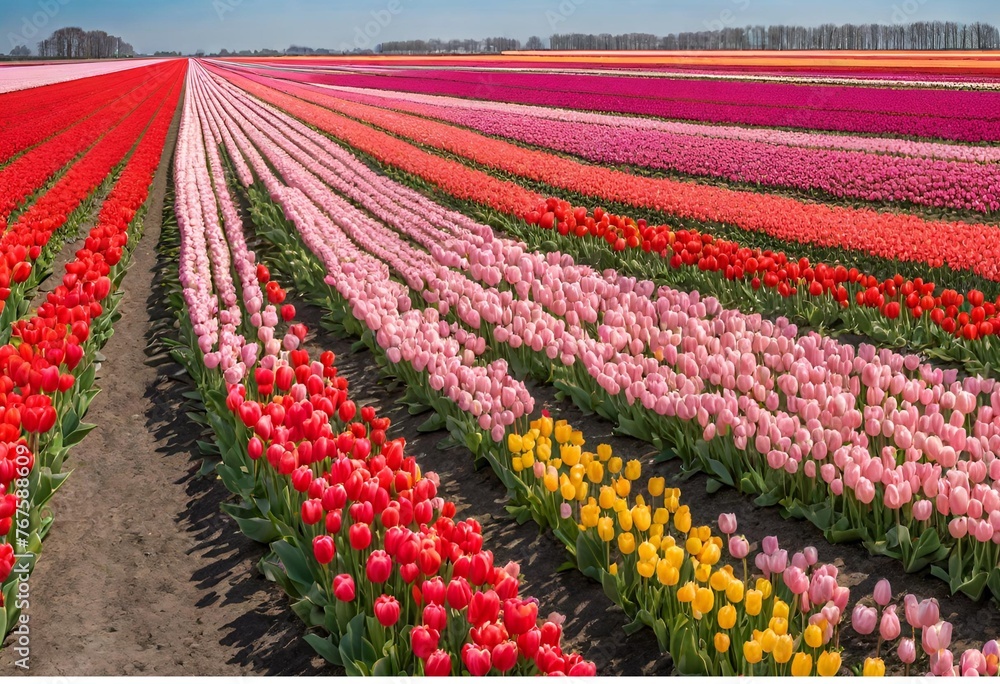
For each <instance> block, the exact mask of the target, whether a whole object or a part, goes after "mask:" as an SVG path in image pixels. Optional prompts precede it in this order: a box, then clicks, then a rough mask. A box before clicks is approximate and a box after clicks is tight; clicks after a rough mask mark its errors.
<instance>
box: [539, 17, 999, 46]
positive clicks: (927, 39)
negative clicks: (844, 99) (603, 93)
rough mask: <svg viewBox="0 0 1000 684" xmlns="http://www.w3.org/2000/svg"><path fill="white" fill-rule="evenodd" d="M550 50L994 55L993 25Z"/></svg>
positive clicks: (756, 33)
mask: <svg viewBox="0 0 1000 684" xmlns="http://www.w3.org/2000/svg"><path fill="white" fill-rule="evenodd" d="M549 47H550V49H552V50H996V49H998V48H1000V31H998V30H997V28H996V27H995V26H993V25H991V24H985V23H982V22H975V23H972V24H961V23H958V22H953V21H947V22H945V21H918V22H913V23H910V24H843V25H836V24H823V25H822V26H815V27H805V26H785V25H783V24H782V25H777V26H766V27H765V26H746V27H731V28H723V29H719V30H712V31H690V32H682V33H672V34H670V35H667V36H655V35H653V34H650V33H626V34H620V35H611V34H609V33H603V34H600V35H594V34H583V33H565V34H555V35H553V36H551V37H550V38H549Z"/></svg>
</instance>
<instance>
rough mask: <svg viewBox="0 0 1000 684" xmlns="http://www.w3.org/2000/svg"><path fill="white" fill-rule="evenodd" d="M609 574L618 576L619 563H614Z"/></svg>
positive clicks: (609, 568)
mask: <svg viewBox="0 0 1000 684" xmlns="http://www.w3.org/2000/svg"><path fill="white" fill-rule="evenodd" d="M608 574H611V575H617V574H618V563H612V564H611V565H610V566H609V567H608Z"/></svg>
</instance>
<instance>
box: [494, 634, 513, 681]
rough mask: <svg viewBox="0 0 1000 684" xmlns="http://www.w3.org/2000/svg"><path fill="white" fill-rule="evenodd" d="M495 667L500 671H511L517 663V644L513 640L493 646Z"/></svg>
mask: <svg viewBox="0 0 1000 684" xmlns="http://www.w3.org/2000/svg"><path fill="white" fill-rule="evenodd" d="M492 656H493V667H495V668H496V669H497V671H498V672H501V673H503V672H509V671H510V670H513V669H514V667H515V666H516V665H517V644H515V643H514V642H513V641H502V642H500V643H499V644H497V645H496V646H494V647H493V653H492Z"/></svg>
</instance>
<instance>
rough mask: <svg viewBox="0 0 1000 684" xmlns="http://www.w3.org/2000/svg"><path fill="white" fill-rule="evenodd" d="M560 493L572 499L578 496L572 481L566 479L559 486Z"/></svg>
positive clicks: (563, 496)
mask: <svg viewBox="0 0 1000 684" xmlns="http://www.w3.org/2000/svg"><path fill="white" fill-rule="evenodd" d="M559 493H560V494H561V495H562V498H564V499H566V500H567V501H572V500H573V499H575V498H576V487H574V486H573V483H572V482H570V481H569V480H566V481H565V482H563V483H562V484H561V485H560V486H559Z"/></svg>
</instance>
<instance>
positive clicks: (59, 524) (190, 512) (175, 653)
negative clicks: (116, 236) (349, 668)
mask: <svg viewBox="0 0 1000 684" xmlns="http://www.w3.org/2000/svg"><path fill="white" fill-rule="evenodd" d="M176 130H177V119H175V121H174V128H173V131H172V132H171V135H170V137H169V138H168V140H167V145H166V149H167V150H173V148H174V141H175V140H176ZM168 164H169V158H168V156H165V158H164V160H163V162H162V163H161V166H160V169H159V172H158V175H157V178H156V181H155V184H154V190H153V194H152V202H151V206H150V209H149V213H148V216H147V219H146V222H145V235H144V237H143V239H142V241H141V242H140V244H139V246H138V248H137V250H136V253H135V254H134V256H133V261H132V267H131V270H130V271H129V273H128V275H127V276H126V278H125V281H124V289H125V293H126V294H125V298H124V300H123V303H122V314H123V315H122V318H121V320H120V321H119V322H118V323H117V324H116V326H115V335H114V337H112V338H111V340H110V341H109V343H108V345H107V347H106V348H105V350H104V354H105V356H106V357H107V359H108V360H107V362H106V363H105V365H104V367H103V368H102V369H101V372H100V375H99V379H98V384H99V386H100V387H101V390H102V391H101V393H100V394H99V395H98V397H97V398H96V399H95V400H94V403H93V405H92V406H91V409H90V413H89V414H88V416H87V419H88V421H89V422H92V423H96V424H97V426H98V427H97V428H96V429H95V430H94V431H93V432H92V433H91V434H90V435H89V436H88V437H87V438H86V439H85V440H84V441H83V443H81V444H80V445H79V446H77V447H76V448H74V449H73V451H72V453H71V454H70V458H69V463H68V465H69V467H70V468H72V469H73V474H72V476H71V477H70V478H69V480H68V481H67V482H66V484H65V485H64V486H63V488H62V489H61V490H60V491H59V493H58V494H57V495H56V496H55V497H54V501H53V505H52V508H53V511H54V513H55V520H56V521H55V524H54V526H53V528H52V532H51V533H50V535H49V537H48V539H47V540H46V542H45V548H44V550H43V552H42V556H41V558H40V559H39V562H38V566H37V568H36V571H35V573H34V574H33V575H32V578H31V606H30V609H29V610H28V611H26V612H27V614H28V615H30V626H31V647H30V648H31V654H30V674H37V675H128V674H130V675H240V674H314V673H317V672H318V671H319V670H318V669H317V668H318V667H319V666H321V665H322V661H321V659H319V658H318V657H315V656H314V655H313V653H312V649H311V648H310V647H309V646H308V645H307V644H306V643H305V642H304V641H302V639H301V635H302V633H303V628H302V624H301V623H300V622H299V621H298V620H297V618H295V616H294V615H293V614H292V613H291V611H290V610H289V608H288V607H287V606H288V604H287V602H286V601H285V600H284V598H283V597H282V596H281V595H280V593H279V592H278V590H277V589H276V588H275V587H274V586H273V585H272V584H270V583H269V582H267V581H266V580H264V578H263V577H262V576H261V575H260V573H259V572H258V571H257V569H256V567H255V564H256V562H257V561H258V560H259V559H260V557H261V555H262V547H261V546H259V545H257V544H256V543H254V542H252V541H250V540H248V539H247V538H245V537H244V536H242V535H241V534H240V532H239V529H238V528H237V527H236V525H235V524H233V523H231V521H230V520H229V519H228V518H227V517H226V516H224V515H223V514H222V513H221V512H220V511H219V502H220V501H221V500H223V499H224V498H225V496H226V493H225V490H224V488H223V487H222V486H221V484H219V483H215V482H211V481H207V480H205V479H198V478H196V477H195V475H196V473H197V467H198V464H197V461H196V460H195V457H194V456H193V454H195V453H196V452H195V450H194V448H193V444H191V441H192V440H191V437H190V434H189V433H188V431H187V426H188V424H189V423H188V419H187V418H186V417H185V416H184V414H183V411H180V410H178V407H179V405H180V397H179V396H178V392H179V391H182V390H181V389H180V385H179V384H178V383H173V382H171V381H170V380H169V378H168V377H167V375H166V373H169V372H170V371H171V369H170V367H163V366H161V367H159V368H151V367H149V366H147V365H145V360H146V357H145V354H144V346H145V341H146V337H147V330H148V328H149V325H150V321H151V320H153V317H154V316H163V315H167V314H166V313H165V311H164V310H163V308H162V306H160V304H159V302H158V301H157V300H158V299H159V297H158V295H157V292H156V291H155V289H154V288H153V284H154V271H155V266H156V253H155V248H156V243H157V240H158V239H159V232H160V231H159V228H160V215H161V207H162V204H163V197H164V192H165V189H166V181H167V173H166V171H167V168H168ZM172 370H176V368H174V369H172ZM6 646H7V647H6V648H4V650H3V651H0V675H8V674H17V673H20V672H22V671H21V670H19V669H18V668H17V667H16V666H15V664H14V661H15V660H16V659H17V657H18V656H17V655H16V654H15V652H14V651H13V649H11V648H10V646H11V644H10V640H8V643H7V645H6Z"/></svg>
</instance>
